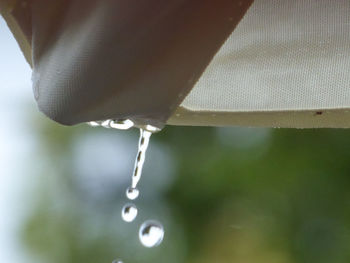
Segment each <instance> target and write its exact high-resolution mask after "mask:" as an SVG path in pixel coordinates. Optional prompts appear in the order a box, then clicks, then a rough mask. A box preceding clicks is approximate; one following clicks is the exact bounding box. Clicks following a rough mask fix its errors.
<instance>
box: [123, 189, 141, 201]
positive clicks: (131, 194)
mask: <svg viewBox="0 0 350 263" xmlns="http://www.w3.org/2000/svg"><path fill="white" fill-rule="evenodd" d="M139 193H140V192H139V190H138V189H137V188H132V187H128V189H126V197H127V198H128V199H130V200H135V199H136V198H137V197H138V196H139Z"/></svg>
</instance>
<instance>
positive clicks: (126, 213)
mask: <svg viewBox="0 0 350 263" xmlns="http://www.w3.org/2000/svg"><path fill="white" fill-rule="evenodd" d="M136 216H137V207H136V206H135V205H134V204H126V205H124V207H123V209H122V218H123V220H124V221H125V222H132V221H134V219H135V218H136Z"/></svg>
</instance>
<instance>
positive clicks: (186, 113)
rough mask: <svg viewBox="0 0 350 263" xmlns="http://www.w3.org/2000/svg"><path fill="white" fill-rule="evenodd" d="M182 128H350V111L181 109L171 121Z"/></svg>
mask: <svg viewBox="0 0 350 263" xmlns="http://www.w3.org/2000/svg"><path fill="white" fill-rule="evenodd" d="M167 124H168V125H178V126H221V127H222V126H245V127H273V128H301V129H302V128H350V108H338V109H313V110H286V111H256V112H248V111H246V112H238V111H236V112H223V111H191V110H189V109H186V108H184V107H182V106H180V107H179V108H178V109H177V110H176V111H175V113H174V114H173V115H172V116H171V118H169V119H168V122H167Z"/></svg>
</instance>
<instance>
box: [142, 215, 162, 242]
mask: <svg viewBox="0 0 350 263" xmlns="http://www.w3.org/2000/svg"><path fill="white" fill-rule="evenodd" d="M163 237H164V229H163V226H162V225H161V224H160V223H159V222H157V221H154V220H149V221H146V222H144V223H143V224H142V225H141V227H140V230H139V239H140V242H141V244H142V245H144V246H145V247H156V246H159V245H160V243H162V241H163Z"/></svg>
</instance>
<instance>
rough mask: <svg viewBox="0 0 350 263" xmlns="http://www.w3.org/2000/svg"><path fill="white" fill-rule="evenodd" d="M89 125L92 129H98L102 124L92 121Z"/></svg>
mask: <svg viewBox="0 0 350 263" xmlns="http://www.w3.org/2000/svg"><path fill="white" fill-rule="evenodd" d="M88 125H90V126H91V127H98V126H100V124H99V123H98V122H97V121H90V122H88Z"/></svg>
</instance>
